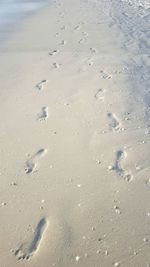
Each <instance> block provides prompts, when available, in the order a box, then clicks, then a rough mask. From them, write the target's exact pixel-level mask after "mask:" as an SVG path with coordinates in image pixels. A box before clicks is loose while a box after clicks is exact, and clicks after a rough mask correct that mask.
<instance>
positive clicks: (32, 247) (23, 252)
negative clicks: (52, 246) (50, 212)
mask: <svg viewBox="0 0 150 267" xmlns="http://www.w3.org/2000/svg"><path fill="white" fill-rule="evenodd" d="M47 226H48V221H47V220H46V218H42V219H41V220H40V221H39V222H38V224H37V226H36V228H35V231H34V235H33V237H32V239H31V241H29V242H28V243H22V244H21V245H20V246H19V248H17V249H16V250H15V251H14V255H15V256H16V257H17V260H30V259H31V257H32V256H34V255H35V254H36V253H37V252H38V251H39V248H40V246H41V243H42V239H43V235H44V233H45V230H46V228H47Z"/></svg>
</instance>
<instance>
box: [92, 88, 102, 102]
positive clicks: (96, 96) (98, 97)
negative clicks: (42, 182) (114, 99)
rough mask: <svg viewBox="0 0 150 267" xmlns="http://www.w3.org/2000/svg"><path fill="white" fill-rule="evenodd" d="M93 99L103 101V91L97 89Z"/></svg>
mask: <svg viewBox="0 0 150 267" xmlns="http://www.w3.org/2000/svg"><path fill="white" fill-rule="evenodd" d="M94 97H95V98H96V99H99V100H102V101H104V89H103V88H100V89H98V90H97V92H96V94H95V95H94Z"/></svg>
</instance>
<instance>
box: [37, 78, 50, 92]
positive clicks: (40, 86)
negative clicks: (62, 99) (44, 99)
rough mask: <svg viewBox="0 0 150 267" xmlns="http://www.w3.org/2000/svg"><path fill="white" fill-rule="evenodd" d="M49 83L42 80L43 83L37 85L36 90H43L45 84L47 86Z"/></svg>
mask: <svg viewBox="0 0 150 267" xmlns="http://www.w3.org/2000/svg"><path fill="white" fill-rule="evenodd" d="M47 82H48V80H42V81H41V82H39V83H38V84H37V85H36V88H37V89H39V90H42V89H43V87H44V84H46V83H47Z"/></svg>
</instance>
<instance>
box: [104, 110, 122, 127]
mask: <svg viewBox="0 0 150 267" xmlns="http://www.w3.org/2000/svg"><path fill="white" fill-rule="evenodd" d="M107 117H108V122H109V126H110V129H112V130H113V131H119V130H121V124H120V122H119V121H118V119H117V117H116V115H115V114H112V113H111V112H108V113H107Z"/></svg>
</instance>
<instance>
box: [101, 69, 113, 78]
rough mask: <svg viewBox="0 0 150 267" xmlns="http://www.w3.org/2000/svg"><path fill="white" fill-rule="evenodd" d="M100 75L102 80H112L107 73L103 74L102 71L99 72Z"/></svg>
mask: <svg viewBox="0 0 150 267" xmlns="http://www.w3.org/2000/svg"><path fill="white" fill-rule="evenodd" d="M100 73H101V77H102V78H103V79H107V80H109V79H111V78H112V76H111V75H109V74H108V73H105V72H104V71H103V70H101V71H100Z"/></svg>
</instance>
